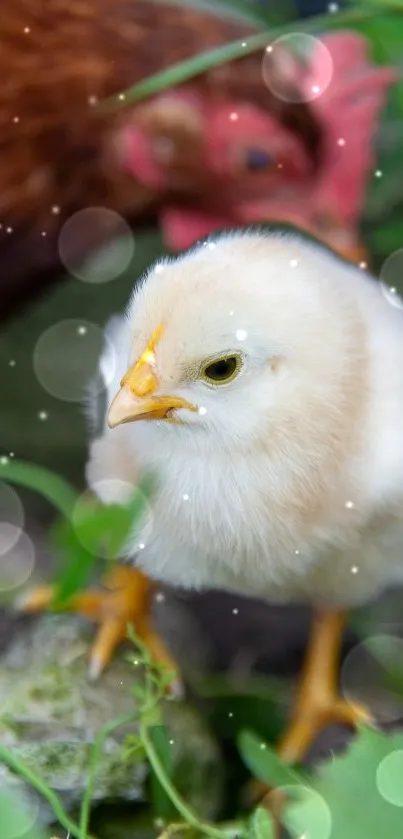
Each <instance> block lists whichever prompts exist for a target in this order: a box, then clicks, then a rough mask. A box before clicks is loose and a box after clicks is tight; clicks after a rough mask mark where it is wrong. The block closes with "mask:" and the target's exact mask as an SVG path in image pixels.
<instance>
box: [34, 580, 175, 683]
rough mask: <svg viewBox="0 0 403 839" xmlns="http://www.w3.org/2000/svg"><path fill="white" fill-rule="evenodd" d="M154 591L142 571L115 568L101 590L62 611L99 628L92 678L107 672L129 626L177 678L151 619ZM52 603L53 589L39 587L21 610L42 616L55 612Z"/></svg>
mask: <svg viewBox="0 0 403 839" xmlns="http://www.w3.org/2000/svg"><path fill="white" fill-rule="evenodd" d="M154 587H155V584H154V583H153V582H152V581H151V580H149V578H148V577H146V576H145V575H144V574H143V573H142V572H141V571H140V570H139V569H137V568H128V567H127V566H124V565H116V567H115V568H114V569H113V571H112V572H111V573H110V574H109V575H108V576H107V577H106V579H105V580H104V581H103V584H102V586H100V587H99V588H91V589H87V590H85V591H82V592H79V593H78V594H76V595H74V596H73V597H71V598H70V599H69V600H68V601H67V603H66V604H65V605H64V606H63V607H62V608H63V611H68V612H74V613H75V614H78V615H82V616H83V617H86V618H89V619H90V620H93V621H95V622H96V623H98V624H100V627H99V630H98V634H97V636H96V638H95V641H94V644H93V647H92V650H91V654H90V668H89V670H90V675H91V676H92V677H93V678H96V677H97V676H98V675H99V674H100V673H101V672H102V671H103V670H104V668H105V667H106V665H107V664H108V662H109V661H110V659H111V658H112V655H113V653H114V651H115V649H116V647H117V646H118V645H119V644H120V643H121V642H122V641H123V640H124V639H125V638H126V637H127V627H128V626H130V625H131V626H133V629H134V631H135V633H136V634H137V636H138V637H139V638H140V639H141V640H142V641H143V642H144V644H146V646H147V647H148V650H149V652H150V654H151V657H152V658H153V659H154V660H155V661H158V662H159V663H161V664H163V665H164V666H165V667H166V668H167V669H168V670H169V671H170V672H172V674H173V675H175V674H176V671H177V668H176V666H175V664H174V663H173V661H172V659H171V657H170V655H169V653H168V651H167V650H166V648H165V645H164V643H163V641H162V639H161V638H160V637H159V636H158V634H157V633H156V631H155V629H154V627H153V624H152V619H151V617H150V609H151V599H152V594H153V590H154ZM53 599H54V589H53V587H52V586H43V587H38V588H36V589H34V591H33V592H32V593H31V594H29V595H28V597H27V598H26V599H25V600H24V602H23V603H22V608H23V609H24V611H26V612H31V613H33V612H40V611H43V610H45V609H47V608H52V603H53Z"/></svg>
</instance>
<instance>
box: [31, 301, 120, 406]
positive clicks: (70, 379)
mask: <svg viewBox="0 0 403 839" xmlns="http://www.w3.org/2000/svg"><path fill="white" fill-rule="evenodd" d="M105 347H107V348H108V358H109V360H110V363H109V364H108V370H107V373H106V375H107V377H108V378H107V380H106V379H105V370H103V376H101V374H100V371H99V369H98V364H99V360H100V355H101V353H103V352H104V350H105ZM116 364H117V357H116V352H115V349H114V346H113V345H112V343H111V341H110V339H109V338H108V337H107V335H105V333H104V332H103V330H102V329H101V327H99V326H97V325H96V324H95V323H89V322H88V321H82V320H76V319H74V318H72V319H69V320H62V321H59V322H58V323H55V324H54V325H53V326H51V327H50V328H49V329H47V330H46V331H45V332H43V333H42V335H41V336H40V338H39V340H38V341H37V343H36V345H35V348H34V354H33V365H34V370H35V373H36V376H37V378H38V380H39V382H40V384H41V385H42V387H43V388H44V389H45V390H47V391H48V393H50V394H51V395H52V396H55V397H56V398H57V399H61V400H63V401H64V402H83V401H84V400H85V398H86V395H87V393H88V387H89V385H91V393H92V394H93V395H95V394H97V393H100V392H101V391H102V390H103V389H104V387H105V385H109V384H110V382H111V381H112V380H113V378H114V375H115V371H116Z"/></svg>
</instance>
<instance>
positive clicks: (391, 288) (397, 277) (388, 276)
mask: <svg viewBox="0 0 403 839" xmlns="http://www.w3.org/2000/svg"><path fill="white" fill-rule="evenodd" d="M379 282H380V287H381V291H382V294H383V296H384V297H385V298H386V300H387V301H388V303H390V304H391V305H392V306H394V307H395V308H396V309H403V299H402V297H401V294H402V292H403V248H400V249H399V250H397V251H394V252H393V253H391V254H390V255H389V256H388V258H387V259H385V262H384V263H383V265H382V268H381V271H380V274H379Z"/></svg>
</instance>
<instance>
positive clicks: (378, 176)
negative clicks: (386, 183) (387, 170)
mask: <svg viewBox="0 0 403 839" xmlns="http://www.w3.org/2000/svg"><path fill="white" fill-rule="evenodd" d="M382 175H383V172H382V171H381V169H376V170H375V177H376V178H381V177H382Z"/></svg>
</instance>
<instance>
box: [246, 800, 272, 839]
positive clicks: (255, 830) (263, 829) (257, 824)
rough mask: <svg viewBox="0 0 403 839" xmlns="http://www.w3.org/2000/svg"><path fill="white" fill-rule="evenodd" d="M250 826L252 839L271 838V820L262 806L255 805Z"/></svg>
mask: <svg viewBox="0 0 403 839" xmlns="http://www.w3.org/2000/svg"><path fill="white" fill-rule="evenodd" d="M251 828H252V836H253V839H271V837H274V829H273V822H272V819H271V818H270V816H269V813H268V812H267V810H265V809H264V807H257V809H256V810H255V812H254V814H253V816H252V818H251Z"/></svg>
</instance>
